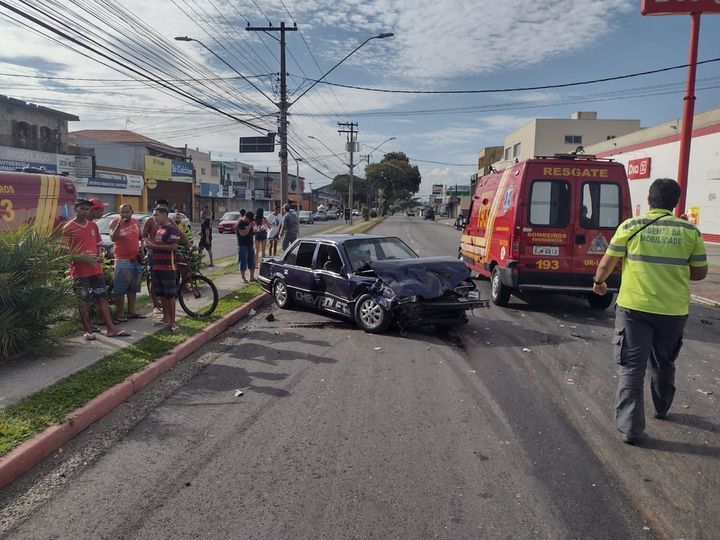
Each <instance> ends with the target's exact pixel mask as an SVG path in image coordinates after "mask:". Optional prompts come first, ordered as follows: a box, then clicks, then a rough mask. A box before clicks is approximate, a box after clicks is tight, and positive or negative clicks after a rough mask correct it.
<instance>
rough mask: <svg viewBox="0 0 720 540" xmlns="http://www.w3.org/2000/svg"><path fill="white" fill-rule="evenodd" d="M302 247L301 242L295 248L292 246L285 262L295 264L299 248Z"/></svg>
mask: <svg viewBox="0 0 720 540" xmlns="http://www.w3.org/2000/svg"><path fill="white" fill-rule="evenodd" d="M299 249H300V244H297V245H296V246H295V247H294V248H292V249H291V250H290V251H288V254H287V255H285V264H292V265H293V266H294V265H295V261H297V255H298V250H299Z"/></svg>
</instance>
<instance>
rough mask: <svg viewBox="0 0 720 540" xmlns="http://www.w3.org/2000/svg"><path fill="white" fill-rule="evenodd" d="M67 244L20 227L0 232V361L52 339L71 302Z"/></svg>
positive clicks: (47, 234) (50, 234)
mask: <svg viewBox="0 0 720 540" xmlns="http://www.w3.org/2000/svg"><path fill="white" fill-rule="evenodd" d="M74 257H77V256H75V255H72V254H71V252H70V250H69V248H68V247H67V246H65V245H64V244H62V243H61V242H60V241H59V239H58V238H57V236H56V235H54V234H52V233H47V232H43V231H41V230H38V229H36V228H34V227H28V226H24V227H21V228H20V229H17V230H15V231H9V232H3V233H1V234H0V359H2V358H7V357H9V356H12V355H14V354H17V353H19V352H22V351H25V350H27V349H29V348H31V347H35V346H38V345H42V344H47V343H48V342H51V341H52V327H53V325H54V324H55V323H57V322H59V321H60V320H62V319H65V318H67V315H68V313H69V308H71V307H72V306H73V305H74V303H75V300H74V296H73V291H72V281H71V280H70V278H68V277H67V275H66V273H67V269H68V266H69V262H70V260H71V259H72V258H74Z"/></svg>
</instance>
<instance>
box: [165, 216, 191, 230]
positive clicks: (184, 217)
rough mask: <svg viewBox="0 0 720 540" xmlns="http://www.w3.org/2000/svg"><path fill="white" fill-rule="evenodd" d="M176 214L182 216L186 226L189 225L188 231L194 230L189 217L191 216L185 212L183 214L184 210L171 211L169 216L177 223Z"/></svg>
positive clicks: (181, 219)
mask: <svg viewBox="0 0 720 540" xmlns="http://www.w3.org/2000/svg"><path fill="white" fill-rule="evenodd" d="M175 216H180V221H182V222H183V223H184V224H185V226H186V227H187V230H188V231H192V225H191V224H190V218H189V217H187V216H186V215H185V214H183V213H182V212H170V213H169V214H168V217H169V218H170V221H172V222H173V223H175Z"/></svg>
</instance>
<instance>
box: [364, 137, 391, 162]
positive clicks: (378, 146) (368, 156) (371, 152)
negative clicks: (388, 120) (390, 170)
mask: <svg viewBox="0 0 720 540" xmlns="http://www.w3.org/2000/svg"><path fill="white" fill-rule="evenodd" d="M395 139H397V137H390V138H389V139H385V140H384V141H383V142H381V143H380V144H378V145H377V146H376V147H375V148H373V149H372V150H370V152H368V154H367V155H366V156H365V157H366V158H367V162H368V165H370V156H372V154H373V152H374V151H375V150H377V149H378V148H380V147H381V146H382V145H383V144H385V143H386V142H390V141H394V140H395ZM360 157H362V156H360Z"/></svg>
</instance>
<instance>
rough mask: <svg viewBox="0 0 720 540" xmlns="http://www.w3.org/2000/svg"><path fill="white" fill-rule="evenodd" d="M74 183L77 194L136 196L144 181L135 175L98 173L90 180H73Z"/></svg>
mask: <svg viewBox="0 0 720 540" xmlns="http://www.w3.org/2000/svg"><path fill="white" fill-rule="evenodd" d="M74 183H75V187H76V188H77V190H78V192H79V193H98V194H108V195H134V196H138V195H140V194H141V193H142V190H143V184H144V180H143V177H142V176H139V175H136V174H123V173H116V172H105V171H98V172H97V173H96V175H95V176H94V177H92V178H82V177H78V178H75V180H74Z"/></svg>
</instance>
